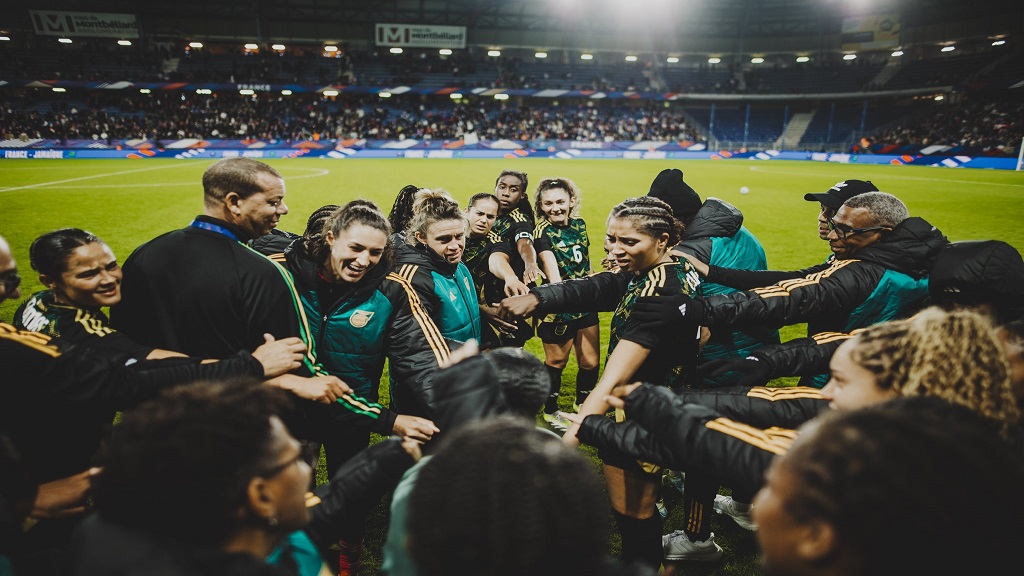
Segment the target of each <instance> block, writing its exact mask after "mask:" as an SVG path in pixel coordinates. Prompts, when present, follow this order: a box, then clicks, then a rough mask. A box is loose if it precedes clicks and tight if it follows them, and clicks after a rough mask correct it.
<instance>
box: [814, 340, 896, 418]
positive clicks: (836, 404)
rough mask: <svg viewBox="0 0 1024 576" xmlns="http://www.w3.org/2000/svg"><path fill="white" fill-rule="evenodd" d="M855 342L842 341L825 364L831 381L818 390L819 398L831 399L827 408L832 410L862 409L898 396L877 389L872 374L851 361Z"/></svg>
mask: <svg viewBox="0 0 1024 576" xmlns="http://www.w3.org/2000/svg"><path fill="white" fill-rule="evenodd" d="M857 343H858V338H856V337H855V338H851V339H849V340H847V341H846V342H843V343H842V344H841V345H840V346H839V348H837V349H836V351H835V352H834V353H833V354H832V359H831V361H829V369H830V370H831V371H832V378H831V379H829V381H828V384H826V385H825V387H824V388H822V389H821V395H822V396H824V397H825V398H826V399H828V400H831V402H830V403H829V406H830V407H832V408H834V409H836V410H853V409H856V408H863V407H865V406H871V405H873V404H879V403H881V402H885V401H886V400H890V399H892V398H895V397H897V396H898V395H899V394H898V393H897V392H896V391H895V390H882V389H880V388H879V387H878V384H877V382H878V379H877V378H875V375H874V374H872V373H871V372H869V371H868V370H866V369H865V368H864V367H863V366H861V365H859V364H857V363H856V362H854V360H853V356H852V354H851V353H852V351H853V350H854V348H855V347H856V346H857Z"/></svg>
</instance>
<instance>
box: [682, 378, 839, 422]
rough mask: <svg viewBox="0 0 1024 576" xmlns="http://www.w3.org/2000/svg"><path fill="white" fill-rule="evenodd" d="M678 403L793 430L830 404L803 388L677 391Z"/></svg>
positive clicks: (734, 418) (742, 419)
mask: <svg viewBox="0 0 1024 576" xmlns="http://www.w3.org/2000/svg"><path fill="white" fill-rule="evenodd" d="M679 399H680V401H681V402H682V403H684V404H700V405H701V406H706V407H708V408H710V409H711V410H713V411H714V412H717V413H718V414H720V415H722V416H724V417H726V418H729V419H732V420H737V421H739V422H743V423H744V424H749V425H751V426H756V427H758V428H770V427H772V426H780V427H783V428H796V427H798V426H800V425H801V424H803V423H804V422H806V421H808V420H810V419H811V418H814V417H815V416H817V415H818V414H819V413H820V412H821V411H822V410H825V409H827V408H828V404H829V401H828V400H826V399H825V398H824V397H822V395H821V391H820V390H818V389H817V388H809V387H806V386H779V387H770V386H753V387H724V388H714V389H701V388H684V389H682V390H681V391H679Z"/></svg>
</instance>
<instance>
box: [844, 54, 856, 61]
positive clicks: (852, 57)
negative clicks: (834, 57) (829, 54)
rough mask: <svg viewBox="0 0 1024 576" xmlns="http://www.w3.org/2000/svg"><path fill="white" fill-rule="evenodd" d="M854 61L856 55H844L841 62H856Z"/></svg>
mask: <svg viewBox="0 0 1024 576" xmlns="http://www.w3.org/2000/svg"><path fill="white" fill-rule="evenodd" d="M856 59H857V55H856V54H845V55H844V56H843V60H856Z"/></svg>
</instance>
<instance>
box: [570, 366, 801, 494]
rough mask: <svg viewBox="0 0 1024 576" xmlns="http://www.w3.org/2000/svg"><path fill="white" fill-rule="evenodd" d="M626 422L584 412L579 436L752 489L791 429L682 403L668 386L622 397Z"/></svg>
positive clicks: (791, 436)
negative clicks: (759, 425)
mask: <svg viewBox="0 0 1024 576" xmlns="http://www.w3.org/2000/svg"><path fill="white" fill-rule="evenodd" d="M625 412H626V417H627V419H628V420H627V422H628V421H632V422H633V423H632V424H630V425H627V426H622V425H618V424H615V423H614V422H613V421H612V420H610V419H608V418H605V417H602V416H588V417H587V418H585V419H584V420H583V425H582V426H581V427H580V432H579V438H580V441H581V442H585V443H587V444H590V445H592V446H597V447H598V448H602V449H612V450H618V451H620V452H622V453H625V454H630V455H631V456H634V457H636V458H638V459H641V460H646V461H649V462H653V463H655V464H660V465H661V466H665V467H668V468H671V469H673V470H682V471H686V470H688V469H691V468H693V469H697V468H699V469H700V470H702V471H703V472H706V473H707V474H708V475H709V476H710V477H712V478H716V479H717V480H718V482H719V483H720V484H722V485H725V486H729V487H732V488H733V489H734V490H741V491H743V493H748V494H753V493H755V492H756V491H757V490H758V489H759V488H760V486H761V484H762V483H763V478H764V471H765V470H766V469H767V467H768V465H769V464H770V463H771V460H772V458H774V457H775V456H776V455H778V454H783V453H785V452H786V451H787V450H788V449H789V446H790V445H791V444H792V442H793V439H794V438H795V437H796V431H795V430H791V429H783V428H767V429H760V428H757V427H754V426H749V425H747V424H742V423H739V422H736V421H734V420H731V419H728V418H725V417H723V416H722V415H721V414H719V413H717V412H715V411H714V410H712V409H711V408H708V407H706V406H700V405H697V404H684V403H683V401H682V399H681V398H679V397H678V396H676V395H675V394H674V393H673V392H672V391H671V390H668V389H666V388H663V387H659V386H652V385H644V386H641V387H639V388H637V389H636V390H634V391H633V393H632V394H630V395H629V396H628V397H627V398H626V406H625Z"/></svg>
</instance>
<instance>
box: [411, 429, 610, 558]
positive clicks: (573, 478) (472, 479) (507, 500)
mask: <svg viewBox="0 0 1024 576" xmlns="http://www.w3.org/2000/svg"><path fill="white" fill-rule="evenodd" d="M607 510H608V499H607V497H606V496H605V495H604V494H603V488H602V485H601V481H600V480H599V478H598V475H597V473H596V472H595V471H594V468H593V467H592V466H591V465H590V463H589V462H588V461H587V460H586V458H585V457H584V456H583V455H582V454H580V453H579V452H577V451H576V450H572V449H570V448H567V447H565V446H563V445H562V443H561V442H560V441H559V439H558V438H557V437H555V436H552V435H550V434H547V433H545V432H543V431H541V430H538V429H537V428H536V426H534V425H533V424H532V423H530V422H525V421H524V420H523V418H522V417H520V416H512V415H503V416H495V417H492V418H487V419H484V420H478V421H475V422H472V423H469V424H466V425H465V426H463V427H461V428H459V429H457V430H456V431H454V432H452V434H451V436H449V437H448V438H446V439H445V440H444V441H443V445H442V446H441V447H440V448H439V450H438V452H437V453H436V454H435V455H434V456H433V457H432V458H431V460H430V461H429V462H427V463H426V464H425V465H424V466H423V468H422V469H421V470H420V474H419V477H418V478H417V480H416V488H415V490H413V492H412V495H411V498H410V501H409V516H408V520H407V526H408V533H409V537H408V546H409V550H410V553H411V555H412V557H413V559H414V561H415V562H416V566H417V568H418V569H419V572H420V574H422V575H423V576H441V575H448V574H488V575H490V576H548V575H551V576H561V575H564V574H595V573H597V567H598V566H599V564H600V562H601V561H602V559H603V557H604V555H605V550H606V548H607V536H608V512H607Z"/></svg>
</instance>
